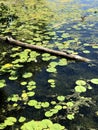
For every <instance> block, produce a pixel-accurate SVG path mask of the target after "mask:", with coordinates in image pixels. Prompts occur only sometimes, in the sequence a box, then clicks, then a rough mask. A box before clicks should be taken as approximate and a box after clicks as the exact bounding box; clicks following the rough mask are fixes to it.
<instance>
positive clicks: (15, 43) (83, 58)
mask: <svg viewBox="0 0 98 130" xmlns="http://www.w3.org/2000/svg"><path fill="white" fill-rule="evenodd" d="M0 40H3V41H7V42H8V43H10V44H13V45H17V46H21V47H24V48H29V49H33V50H36V51H41V52H46V53H50V54H52V55H56V56H60V57H65V58H67V59H72V60H76V61H82V62H90V61H91V60H90V59H88V58H85V57H82V56H79V55H74V54H69V53H67V52H61V51H57V50H52V49H48V48H45V47H41V46H37V45H32V44H28V43H24V42H21V41H18V40H14V39H12V38H8V37H6V38H5V37H0Z"/></svg>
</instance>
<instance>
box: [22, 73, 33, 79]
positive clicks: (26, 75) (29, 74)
mask: <svg viewBox="0 0 98 130" xmlns="http://www.w3.org/2000/svg"><path fill="white" fill-rule="evenodd" d="M22 77H23V78H30V77H32V73H31V72H25V73H24V74H23V76H22Z"/></svg>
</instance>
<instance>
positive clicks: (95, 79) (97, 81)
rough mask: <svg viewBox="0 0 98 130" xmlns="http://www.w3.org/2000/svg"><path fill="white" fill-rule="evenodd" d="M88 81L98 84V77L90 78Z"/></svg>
mask: <svg viewBox="0 0 98 130" xmlns="http://www.w3.org/2000/svg"><path fill="white" fill-rule="evenodd" d="M90 81H91V83H93V84H98V79H97V78H94V79H91V80H90Z"/></svg>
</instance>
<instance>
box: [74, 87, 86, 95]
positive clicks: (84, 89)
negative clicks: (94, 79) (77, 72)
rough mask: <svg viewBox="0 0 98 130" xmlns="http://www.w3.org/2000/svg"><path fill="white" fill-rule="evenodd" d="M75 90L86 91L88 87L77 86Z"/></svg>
mask: <svg viewBox="0 0 98 130" xmlns="http://www.w3.org/2000/svg"><path fill="white" fill-rule="evenodd" d="M75 91H76V92H79V93H81V92H86V88H85V87H84V86H76V87H75Z"/></svg>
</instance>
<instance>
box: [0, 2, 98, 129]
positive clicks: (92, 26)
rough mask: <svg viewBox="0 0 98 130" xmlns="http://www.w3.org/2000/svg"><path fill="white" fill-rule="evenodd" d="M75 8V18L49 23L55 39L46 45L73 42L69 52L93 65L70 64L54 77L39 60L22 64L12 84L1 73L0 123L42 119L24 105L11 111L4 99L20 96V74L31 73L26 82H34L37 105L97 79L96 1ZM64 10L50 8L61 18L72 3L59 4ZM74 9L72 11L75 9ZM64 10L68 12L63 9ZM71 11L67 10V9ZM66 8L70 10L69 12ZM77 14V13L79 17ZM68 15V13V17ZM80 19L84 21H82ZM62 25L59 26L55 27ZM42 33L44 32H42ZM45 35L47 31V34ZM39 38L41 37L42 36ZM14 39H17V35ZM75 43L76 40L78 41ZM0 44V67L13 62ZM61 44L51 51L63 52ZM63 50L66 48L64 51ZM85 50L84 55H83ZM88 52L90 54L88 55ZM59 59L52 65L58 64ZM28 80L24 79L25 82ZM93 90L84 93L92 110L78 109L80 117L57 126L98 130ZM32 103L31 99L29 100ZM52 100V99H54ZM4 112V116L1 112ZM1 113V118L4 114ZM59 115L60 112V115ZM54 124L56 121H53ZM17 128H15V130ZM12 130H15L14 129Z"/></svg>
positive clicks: (97, 106) (39, 112) (95, 90)
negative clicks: (3, 82) (51, 82)
mask: <svg viewBox="0 0 98 130" xmlns="http://www.w3.org/2000/svg"><path fill="white" fill-rule="evenodd" d="M54 3H56V5H57V7H58V6H59V4H60V1H59V0H53V1H51V0H49V7H50V5H51V4H54ZM74 3H75V5H76V14H75V16H73V17H72V15H71V17H70V16H69V17H68V16H66V17H65V16H64V19H63V18H61V19H63V20H62V21H60V20H58V21H56V20H55V22H54V23H52V24H51V23H49V25H48V26H49V28H50V26H53V31H54V32H55V33H56V37H52V38H50V41H49V43H50V44H55V42H57V43H60V44H61V43H64V42H68V41H69V40H75V39H76V42H75V41H72V42H70V45H71V47H70V48H67V49H68V51H69V52H71V51H74V52H78V54H79V55H81V56H84V57H87V58H89V59H91V60H92V61H91V62H90V63H84V62H75V61H69V64H68V65H67V66H57V67H56V69H57V73H48V72H47V71H46V68H47V66H48V65H49V63H50V61H47V62H45V61H42V59H41V58H40V57H39V59H38V61H37V62H30V63H24V64H23V65H24V67H22V68H18V69H17V73H18V77H19V78H18V80H15V81H11V80H9V79H8V77H9V73H4V74H1V75H0V79H5V80H6V83H7V86H6V87H5V88H2V89H0V97H1V99H0V106H1V107H0V115H1V117H0V118H1V119H0V121H1V122H2V120H3V119H4V118H5V117H7V116H15V117H17V118H19V116H21V115H24V116H26V117H27V119H28V121H29V120H31V119H32V115H33V118H34V119H35V120H41V119H44V118H45V117H44V115H43V110H36V109H33V110H32V108H30V107H29V106H25V105H24V104H22V103H21V102H19V103H20V106H21V107H23V108H22V109H19V110H13V109H12V110H11V108H10V103H8V102H7V101H6V99H7V98H8V97H9V96H10V95H12V94H19V95H21V93H22V91H23V90H24V88H23V86H21V85H20V81H22V80H23V79H22V78H21V75H22V73H24V72H25V71H29V72H32V73H33V78H31V79H29V80H34V81H36V84H37V89H36V90H35V93H36V96H35V97H34V99H36V100H37V101H51V100H52V96H53V95H64V96H66V95H68V94H71V93H72V92H73V89H74V87H75V81H76V80H78V79H85V80H89V79H92V78H98V47H97V48H93V46H94V45H95V44H96V45H97V46H98V23H97V22H98V2H97V0H78V1H77V0H75V1H74ZM62 5H63V6H64V5H65V7H63V8H62V9H61V10H59V9H57V8H54V9H53V8H52V7H51V8H52V11H54V12H55V13H57V14H60V13H61V15H62V14H63V13H66V15H68V12H71V11H72V8H71V6H72V7H73V5H74V4H73V2H71V4H68V5H67V3H66V2H64V4H63V2H62ZM75 5H74V9H75ZM66 6H67V10H66V9H65V8H66ZM69 7H70V8H69ZM68 8H69V10H68ZM78 11H79V12H80V13H79V14H78ZM69 14H70V13H69ZM82 17H85V18H84V19H83V18H82ZM60 23H61V25H60V26H58V25H59V24H60ZM44 30H45V29H44ZM62 31H63V32H65V33H68V34H69V35H70V37H67V38H64V39H60V38H61V37H62V33H61V32H62ZM46 32H48V29H47V30H46ZM43 34H44V33H43ZM43 34H41V35H43ZM16 38H17V35H16ZM77 39H78V40H77ZM2 44H3V43H2V42H1V43H0V55H1V56H0V57H1V58H0V67H1V66H2V65H3V64H5V63H10V61H12V59H11V57H10V56H9V55H10V54H11V53H12V52H11V48H12V46H9V47H8V46H7V45H6V46H5V47H3V46H2ZM60 44H57V45H59V47H58V46H54V49H57V50H62V48H60V47H61V46H60ZM6 48H9V49H8V54H7V55H6V57H5V58H2V53H3V52H5V51H6ZM65 49H66V48H65ZM85 50H86V51H85ZM88 52H89V53H88ZM59 59H60V58H57V59H56V60H51V61H58V60H59ZM48 79H55V81H56V87H55V88H54V89H52V88H50V86H49V84H48V82H47V80H48ZM26 80H27V79H26ZM92 87H93V88H92V90H89V91H88V92H87V93H85V96H87V97H91V98H92V99H93V100H94V101H95V102H96V103H95V106H94V105H91V107H83V108H80V111H79V113H80V115H79V114H76V116H75V119H74V120H72V121H69V120H59V121H58V122H59V123H60V124H62V125H64V126H66V128H67V129H68V130H98V115H96V114H95V112H96V111H98V85H92ZM31 99H32V98H31ZM53 99H55V98H53ZM8 104H9V109H10V110H8V111H7V110H6V106H8ZM22 105H23V106H22ZM4 110H5V111H6V112H3V111H4ZM3 113H4V114H3ZM61 114H62V112H61ZM57 116H58V115H57ZM54 122H55V121H54ZM16 127H17V126H16ZM7 129H8V130H10V128H9V127H8V128H6V130H7ZM11 129H12V128H11ZM13 130H15V128H13Z"/></svg>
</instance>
